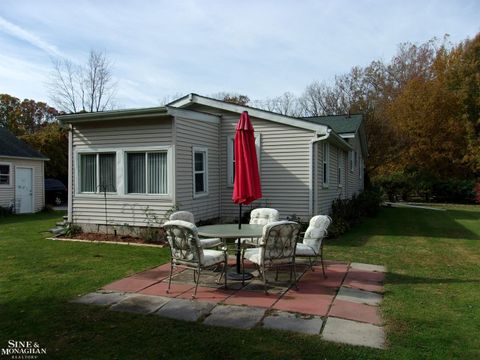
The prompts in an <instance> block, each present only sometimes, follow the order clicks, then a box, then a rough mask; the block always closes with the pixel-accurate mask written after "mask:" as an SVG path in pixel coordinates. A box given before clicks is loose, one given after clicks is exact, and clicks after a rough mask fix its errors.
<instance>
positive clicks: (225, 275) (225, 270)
mask: <svg viewBox="0 0 480 360" xmlns="http://www.w3.org/2000/svg"><path fill="white" fill-rule="evenodd" d="M227 264H228V260H227V259H225V266H224V267H223V277H224V279H223V281H225V289H228V287H227V268H228V266H227Z"/></svg>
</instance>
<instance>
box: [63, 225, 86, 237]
mask: <svg viewBox="0 0 480 360" xmlns="http://www.w3.org/2000/svg"><path fill="white" fill-rule="evenodd" d="M81 232H82V227H81V226H80V225H77V224H72V223H70V224H67V225H66V226H65V233H64V235H65V236H75V235H78V234H80V233H81Z"/></svg>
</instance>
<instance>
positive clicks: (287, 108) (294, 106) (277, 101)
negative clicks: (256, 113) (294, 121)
mask: <svg viewBox="0 0 480 360" xmlns="http://www.w3.org/2000/svg"><path fill="white" fill-rule="evenodd" d="M253 106H255V107H258V108H260V109H263V110H267V111H272V112H276V113H279V114H282V115H287V116H295V117H297V116H302V114H303V110H302V108H301V106H300V102H299V99H298V98H297V97H296V96H295V94H293V93H291V92H285V93H283V94H282V95H280V96H276V97H273V98H266V99H264V100H255V101H254V102H253Z"/></svg>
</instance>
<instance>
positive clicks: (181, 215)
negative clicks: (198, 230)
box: [170, 211, 195, 224]
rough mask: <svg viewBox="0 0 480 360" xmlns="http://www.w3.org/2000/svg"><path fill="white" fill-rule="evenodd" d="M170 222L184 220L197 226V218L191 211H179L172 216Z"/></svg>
mask: <svg viewBox="0 0 480 360" xmlns="http://www.w3.org/2000/svg"><path fill="white" fill-rule="evenodd" d="M170 220H182V221H187V222H189V223H192V224H195V218H194V217H193V214H192V213H191V212H190V211H177V212H174V213H173V214H172V215H170Z"/></svg>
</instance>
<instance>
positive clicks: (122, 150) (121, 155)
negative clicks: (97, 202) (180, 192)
mask: <svg viewBox="0 0 480 360" xmlns="http://www.w3.org/2000/svg"><path fill="white" fill-rule="evenodd" d="M161 151H166V152H167V172H168V174H167V191H168V193H167V194H144V193H139V194H129V193H127V187H128V182H127V153H129V152H161ZM95 153H116V159H117V161H116V163H117V168H116V172H117V187H116V188H117V192H116V193H107V194H108V195H109V196H113V197H118V198H125V199H133V198H134V199H136V200H137V199H139V200H147V199H152V198H155V199H159V200H172V199H173V195H172V193H173V185H174V183H173V182H174V178H173V176H174V168H173V153H172V146H171V145H162V146H131V147H115V148H112V147H105V148H103V147H98V148H97V147H86V148H83V149H76V150H75V151H74V158H75V161H76V164H75V165H76V166H75V189H74V190H75V197H77V198H98V197H103V193H87V192H80V182H79V173H80V166H78V164H79V163H80V162H79V161H80V155H81V154H95ZM97 173H98V171H97Z"/></svg>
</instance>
